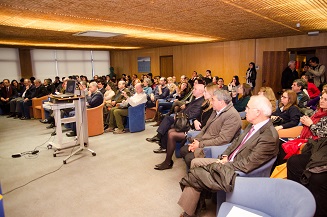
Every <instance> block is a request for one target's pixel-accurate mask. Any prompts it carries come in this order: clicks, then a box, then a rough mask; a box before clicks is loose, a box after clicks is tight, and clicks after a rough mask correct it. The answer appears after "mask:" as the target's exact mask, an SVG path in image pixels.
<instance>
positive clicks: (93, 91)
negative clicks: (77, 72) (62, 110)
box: [66, 81, 103, 137]
mask: <svg viewBox="0 0 327 217" xmlns="http://www.w3.org/2000/svg"><path fill="white" fill-rule="evenodd" d="M102 103H103V95H102V93H101V92H100V91H98V85H97V82H95V81H93V82H91V83H90V85H89V94H88V96H86V106H87V108H95V107H98V106H99V105H101V104H102ZM69 116H70V117H73V116H75V111H71V112H69ZM76 135H77V134H76V123H75V122H73V123H72V132H69V133H66V136H68V137H72V136H76Z"/></svg>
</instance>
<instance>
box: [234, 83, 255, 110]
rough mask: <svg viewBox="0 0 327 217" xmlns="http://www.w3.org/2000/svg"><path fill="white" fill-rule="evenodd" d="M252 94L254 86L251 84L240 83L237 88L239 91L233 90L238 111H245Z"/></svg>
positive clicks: (235, 106)
mask: <svg viewBox="0 0 327 217" xmlns="http://www.w3.org/2000/svg"><path fill="white" fill-rule="evenodd" d="M240 96H241V97H240ZM251 96H252V87H251V86H250V85H249V84H241V85H239V86H238V88H237V92H232V97H233V105H234V108H235V109H236V110H237V111H238V112H243V111H245V108H246V105H247V104H248V102H249V100H250V97H251ZM239 97H240V98H239Z"/></svg>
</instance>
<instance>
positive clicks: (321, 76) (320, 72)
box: [308, 57, 326, 90]
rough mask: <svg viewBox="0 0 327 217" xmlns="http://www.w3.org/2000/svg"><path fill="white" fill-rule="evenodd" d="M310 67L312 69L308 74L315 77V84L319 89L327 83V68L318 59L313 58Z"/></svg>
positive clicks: (310, 60)
mask: <svg viewBox="0 0 327 217" xmlns="http://www.w3.org/2000/svg"><path fill="white" fill-rule="evenodd" d="M309 65H310V66H311V67H310V68H309V69H308V73H309V75H310V76H312V77H313V83H314V84H315V85H316V86H317V87H318V88H319V87H320V85H322V84H324V83H326V67H325V66H324V65H321V64H319V59H318V57H311V58H310V59H309ZM320 90H321V88H320Z"/></svg>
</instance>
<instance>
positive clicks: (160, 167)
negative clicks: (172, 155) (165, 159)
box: [154, 161, 174, 170]
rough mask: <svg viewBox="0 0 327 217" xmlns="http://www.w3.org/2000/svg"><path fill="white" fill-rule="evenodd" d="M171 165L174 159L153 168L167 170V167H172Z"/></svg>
mask: <svg viewBox="0 0 327 217" xmlns="http://www.w3.org/2000/svg"><path fill="white" fill-rule="evenodd" d="M173 165H174V161H170V164H168V165H167V164H161V165H160V166H158V167H155V168H154V169H155V170H167V169H171V168H173Z"/></svg>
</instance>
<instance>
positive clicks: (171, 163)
mask: <svg viewBox="0 0 327 217" xmlns="http://www.w3.org/2000/svg"><path fill="white" fill-rule="evenodd" d="M163 163H164V162H162V163H161V164H156V165H155V167H160V166H161V165H162V164H163ZM169 165H171V166H173V165H174V161H170V164H169Z"/></svg>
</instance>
